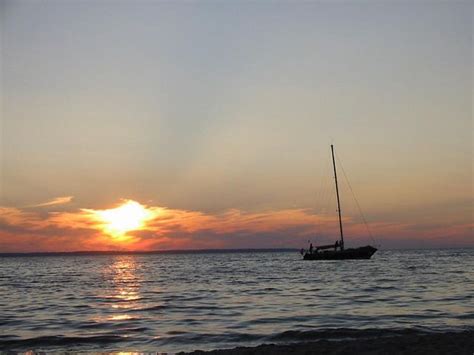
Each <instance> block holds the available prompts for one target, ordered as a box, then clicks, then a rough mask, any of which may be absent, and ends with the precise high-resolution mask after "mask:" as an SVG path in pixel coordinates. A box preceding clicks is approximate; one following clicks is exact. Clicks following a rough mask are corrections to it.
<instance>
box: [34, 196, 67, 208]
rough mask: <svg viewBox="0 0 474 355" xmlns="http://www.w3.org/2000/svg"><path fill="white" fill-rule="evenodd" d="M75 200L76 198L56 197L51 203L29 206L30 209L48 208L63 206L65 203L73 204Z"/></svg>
mask: <svg viewBox="0 0 474 355" xmlns="http://www.w3.org/2000/svg"><path fill="white" fill-rule="evenodd" d="M73 198H74V196H62V197H56V198H54V199H52V200H51V201H47V202H44V203H40V204H37V205H32V206H28V207H48V206H54V205H63V204H65V203H69V202H71V201H72V199H73Z"/></svg>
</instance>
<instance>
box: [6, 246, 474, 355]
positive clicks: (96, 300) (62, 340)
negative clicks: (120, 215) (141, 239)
mask: <svg viewBox="0 0 474 355" xmlns="http://www.w3.org/2000/svg"><path fill="white" fill-rule="evenodd" d="M473 297H474V249H468V250H416V251H378V252H377V253H376V254H375V255H374V257H373V258H372V260H363V261H362V260H357V261H326V262H317V261H302V260H301V258H300V256H299V255H298V254H296V253H294V252H265V253H256V252H255V253H243V252H241V253H212V254H211V253H210V254H153V255H89V256H88V255H85V256H49V257H45V256H41V257H38V256H37V257H2V258H0V350H18V351H26V350H30V349H34V350H48V351H58V350H59V351H61V350H76V351H78V350H81V351H104V350H105V351H119V350H120V351H160V352H176V351H190V350H194V349H203V350H207V349H215V348H226V347H233V346H237V345H241V346H246V345H256V344H261V343H264V342H288V341H296V340H299V339H305V338H307V337H312V338H314V337H318V336H320V337H324V338H331V337H332V338H338V337H339V338H341V337H347V336H350V335H351V334H352V333H351V330H352V329H362V330H361V332H364V331H365V332H368V333H369V332H373V331H375V330H377V329H390V330H392V331H393V330H401V331H403V330H427V331H446V330H455V331H456V330H462V329H472V328H474V302H473Z"/></svg>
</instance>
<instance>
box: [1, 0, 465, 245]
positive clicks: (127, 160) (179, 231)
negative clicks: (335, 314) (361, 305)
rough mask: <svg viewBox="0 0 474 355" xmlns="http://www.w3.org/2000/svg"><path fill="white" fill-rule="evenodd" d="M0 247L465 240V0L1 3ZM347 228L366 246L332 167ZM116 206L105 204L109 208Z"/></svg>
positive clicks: (349, 222) (350, 224)
mask: <svg viewBox="0 0 474 355" xmlns="http://www.w3.org/2000/svg"><path fill="white" fill-rule="evenodd" d="M0 21H1V23H0V26H1V27H0V34H1V43H0V44H1V48H0V49H1V52H0V53H1V56H0V60H1V63H0V65H1V72H0V83H1V99H2V101H1V121H0V128H1V136H0V139H1V141H0V160H1V176H0V178H1V179H0V188H1V189H0V252H21V251H28V252H30V251H71V250H110V249H127V250H153V249H183V248H184V249H197V248H256V247H262V248H272V247H297V248H299V247H305V246H306V245H307V242H308V240H311V241H313V242H314V243H319V242H321V243H325V242H333V241H334V240H336V238H337V232H338V229H337V224H336V221H337V220H336V206H335V196H334V191H333V186H332V180H331V179H332V175H331V174H332V172H331V165H330V144H331V143H334V144H335V147H336V152H337V155H338V157H339V159H340V161H341V162H342V166H343V167H344V170H345V172H346V174H347V175H348V177H349V180H350V184H351V186H352V188H353V190H354V192H355V194H356V196H357V199H358V201H359V204H360V205H361V207H362V210H363V212H364V215H365V218H366V220H367V221H368V222H369V225H370V229H371V231H372V234H373V235H374V236H375V243H376V244H377V245H380V246H381V247H382V248H399V247H400V248H405V247H409V248H415V247H460V246H471V247H474V236H473V229H472V228H473V201H474V195H473V160H472V150H473V147H474V144H473V138H472V132H473V130H472V128H473V127H472V110H473V106H472V104H473V89H472V84H473V81H472V80H473V43H472V37H473V27H472V26H473V25H472V23H473V3H472V1H464V2H463V1H446V2H441V1H440V2H438V1H386V2H376V1H356V0H353V1H348V2H339V1H335V2H329V1H322V2H316V1H314V2H299V1H258V2H249V1H204V0H203V1H87V0H81V1H59V0H58V1H50V0H45V1H33V0H30V1H22V0H16V1H9V0H6V1H5V0H4V1H1V2H0ZM340 178H341V184H342V187H341V189H342V191H341V192H342V194H341V199H342V210H343V215H344V225H345V227H346V244H347V245H348V246H351V245H360V244H363V245H365V244H367V243H373V241H372V239H371V238H370V237H369V236H368V233H367V231H366V229H365V226H364V224H363V221H362V219H361V217H360V215H359V214H358V210H357V206H356V204H355V202H354V200H353V199H352V195H351V193H350V190H349V188H348V185H347V183H346V182H345V181H344V174H343V172H342V170H341V171H340ZM116 208H119V209H118V210H117V209H116Z"/></svg>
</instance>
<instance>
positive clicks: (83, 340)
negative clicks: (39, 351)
mask: <svg viewBox="0 0 474 355" xmlns="http://www.w3.org/2000/svg"><path fill="white" fill-rule="evenodd" d="M127 340H129V339H127V338H126V337H122V336H118V335H95V336H90V337H66V336H41V337H36V338H28V339H6V340H0V347H1V348H10V349H14V348H25V347H33V348H35V347H36V348H37V347H47V346H66V345H77V344H110V343H116V342H121V341H127Z"/></svg>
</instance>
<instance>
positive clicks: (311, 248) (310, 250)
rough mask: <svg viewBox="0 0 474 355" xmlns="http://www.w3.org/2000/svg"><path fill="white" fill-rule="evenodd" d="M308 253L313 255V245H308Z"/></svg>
mask: <svg viewBox="0 0 474 355" xmlns="http://www.w3.org/2000/svg"><path fill="white" fill-rule="evenodd" d="M309 253H310V254H313V243H311V244H310V245H309Z"/></svg>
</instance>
